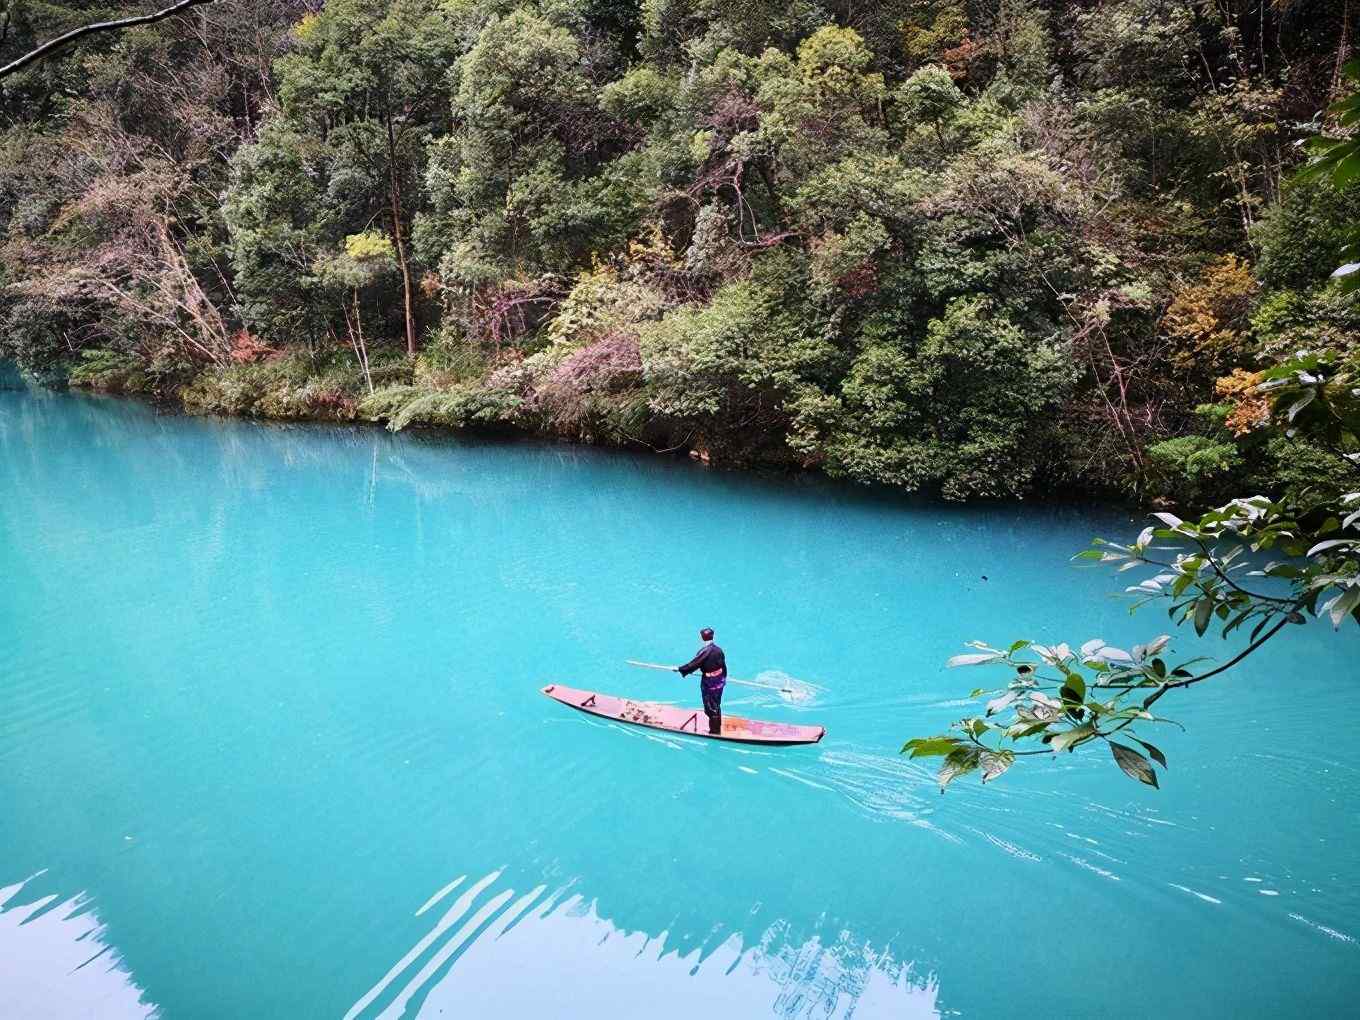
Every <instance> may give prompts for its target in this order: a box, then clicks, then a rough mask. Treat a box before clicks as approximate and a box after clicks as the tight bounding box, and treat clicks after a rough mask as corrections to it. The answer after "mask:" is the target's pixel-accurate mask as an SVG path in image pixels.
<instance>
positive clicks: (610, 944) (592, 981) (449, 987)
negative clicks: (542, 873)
mask: <svg viewBox="0 0 1360 1020" xmlns="http://www.w3.org/2000/svg"><path fill="white" fill-rule="evenodd" d="M500 877H501V873H500V872H492V873H491V874H489V875H486V876H484V877H483V878H481V879H480V880H479V881H477V882H475V883H473V884H472V885H471V886H468V887H467V890H466V892H464V893H463V895H462V896H460V897H458V899H457V900H455V901H454V902H453V904H452V905H451V906H450V907H449V908H448V910H447V912H445V913H444V914H443V915H442V916H440V917H439V919H438V920H437V921H435V922H434V923H433V924H432V925H431V926H430V929H429V931H428V932H426V933H425V934H424V935H422V936H421V938H420V940H419V941H417V942H416V944H415V945H413V946H412V947H411V949H410V951H408V952H407V953H406V954H405V955H404V956H403V957H402V958H401V959H400V960H399V961H397V963H396V964H395V965H394V966H393V967H392V968H391V969H390V970H388V971H387V973H386V974H384V975H383V977H382V978H381V980H379V981H378V982H377V983H376V984H375V985H374V986H373V987H372V988H370V989H369V990H368V991H367V992H366V993H365V994H364V995H363V997H362V998H360V999H359V1000H358V1001H357V1002H356V1003H355V1004H354V1005H353V1006H352V1007H351V1008H350V1009H349V1011H348V1012H347V1013H346V1014H345V1018H346V1020H358V1018H368V1017H376V1018H381V1020H395V1018H398V1017H402V1016H410V1015H416V1016H475V1017H492V1016H501V1017H530V1016H553V1017H563V1018H572V1017H591V1018H596V1017H612V1016H642V1015H645V1016H648V1017H652V1018H657V1020H665V1018H668V1017H675V1018H681V1017H683V1018H686V1020H691V1018H693V1017H694V1016H695V1015H699V1016H733V1017H758V1016H775V1017H782V1018H785V1020H849V1018H851V1017H855V1016H860V1017H889V1016H891V1017H895V1018H898V1020H925V1018H932V1020H933V1018H937V1017H938V1016H939V1015H940V1013H939V1010H938V1009H937V1008H936V1003H935V1000H936V987H935V982H934V980H933V978H931V977H929V976H924V977H922V976H917V975H915V974H914V973H913V971H912V967H911V965H910V964H902V963H899V962H897V961H895V960H894V959H893V958H892V956H891V955H890V954H889V953H887V952H884V951H881V950H876V949H875V948H874V947H873V946H871V945H868V944H864V943H862V942H858V941H856V939H855V938H854V936H852V935H851V934H850V933H849V932H845V931H843V932H841V933H840V935H839V937H838V938H837V939H836V941H835V942H833V943H831V944H823V943H822V941H821V940H820V939H819V938H816V937H814V938H812V939H809V940H807V941H806V942H803V943H801V944H794V943H791V942H789V941H788V940H787V938H786V930H785V929H786V925H784V924H783V923H782V922H781V923H777V924H774V925H771V926H770V927H768V928H767V929H765V930H764V931H763V932H762V933H761V934H760V935H759V937H758V939H756V940H755V941H754V942H753V943H752V944H750V945H744V944H743V940H742V937H741V936H740V935H739V934H732V935H730V936H728V937H727V938H726V939H724V940H723V941H721V942H720V943H718V944H717V945H716V946H715V947H712V948H709V949H707V950H704V949H701V948H699V947H692V948H689V949H688V950H686V949H684V948H683V947H682V948H676V947H674V946H672V945H671V944H670V943H671V939H670V934H669V932H667V931H661V932H659V933H655V934H649V933H647V932H641V931H627V930H625V929H622V928H619V927H617V926H616V925H615V924H614V923H613V922H612V921H611V920H609V919H608V918H605V917H601V916H600V914H599V912H598V904H597V903H596V902H595V901H594V900H589V899H587V897H586V896H585V894H583V893H581V892H572V891H570V887H568V888H565V889H559V890H557V891H554V892H549V891H547V889H546V887H544V886H538V887H537V888H534V889H531V890H529V891H528V892H526V893H524V894H523V895H517V894H516V892H515V891H514V890H513V889H508V888H498V886H497V884H496V883H497V880H498V879H499V878H500ZM463 884H464V879H463V878H459V879H455V880H454V882H452V883H450V884H449V885H448V886H446V887H445V888H444V889H442V890H440V892H439V893H436V894H435V897H434V898H433V900H432V901H431V902H427V903H426V904H425V906H423V907H421V909H420V910H419V911H417V914H420V913H423V912H424V911H426V910H427V909H429V907H430V906H431V905H432V903H433V902H436V901H438V900H439V899H442V898H443V897H444V896H445V895H447V894H448V893H450V892H452V891H453V889H455V888H457V887H459V886H462V885H463ZM507 974H513V975H514V979H513V980H506V975H507Z"/></svg>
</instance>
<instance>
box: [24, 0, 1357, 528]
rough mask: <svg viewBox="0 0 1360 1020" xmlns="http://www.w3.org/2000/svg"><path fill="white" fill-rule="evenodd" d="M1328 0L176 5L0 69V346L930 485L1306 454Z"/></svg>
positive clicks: (1177, 486) (1327, 95) (1141, 493)
mask: <svg viewBox="0 0 1360 1020" xmlns="http://www.w3.org/2000/svg"><path fill="white" fill-rule="evenodd" d="M1356 6H1360V5H1356ZM1351 7H1352V5H1351V4H1350V3H1349V2H1347V0H884V2H881V3H841V2H834V0H775V2H769V0H750V2H748V3H745V4H741V5H736V6H733V5H731V4H726V3H718V2H715V0H632V2H630V0H537V2H526V0H329V2H326V3H324V5H323V4H322V3H321V2H320V0H301V2H299V0H216V2H209V3H204V4H202V5H201V6H197V7H195V8H194V9H192V10H190V11H188V12H186V13H184V14H181V15H179V16H176V17H173V18H168V19H166V20H163V21H160V22H158V23H156V24H154V25H149V26H146V27H140V28H136V29H132V30H129V31H124V32H119V33H108V34H103V35H96V36H91V37H88V38H85V39H82V40H80V41H79V42H77V43H75V44H73V45H71V46H68V47H66V48H64V49H62V50H61V51H60V52H59V53H58V54H56V55H54V56H51V57H49V58H48V59H45V60H42V61H35V62H33V63H30V64H28V65H26V66H25V67H23V68H22V69H21V70H19V71H17V72H15V73H13V74H10V75H8V76H7V77H5V78H4V79H3V80H2V81H0V85H2V86H3V90H4V91H3V117H4V122H3V125H0V127H3V141H2V142H0V226H2V228H3V237H2V238H0V243H2V245H3V247H0V288H2V290H0V317H2V318H3V324H2V325H0V357H10V358H12V359H14V360H15V361H16V362H17V363H18V364H19V365H20V366H21V367H22V368H23V369H24V370H25V371H26V372H27V373H29V374H30V375H32V376H35V377H37V378H39V379H42V380H45V381H48V382H51V383H56V384H61V383H69V384H71V385H79V386H89V387H94V388H97V389H104V390H109V391H115V392H143V393H148V394H153V395H156V396H158V397H162V398H166V399H174V400H178V401H179V402H181V403H182V404H183V405H184V406H186V407H187V408H189V409H190V410H194V411H199V412H210V413H230V414H248V415H258V416H264V417H277V418H322V419H341V420H352V419H358V420H371V421H381V422H386V423H387V424H388V427H390V428H393V429H400V428H404V427H407V426H422V425H436V426H454V427H474V428H485V429H502V428H507V429H520V430H526V431H532V432H538V433H543V434H551V435H560V436H564V437H568V438H572V439H578V440H583V441H588V442H600V443H613V444H621V445H632V446H636V447H638V448H652V449H657V450H674V451H681V452H683V451H688V452H689V453H691V455H693V456H696V457H699V458H700V459H703V460H706V461H712V462H714V463H725V464H751V463H767V464H780V465H789V466H794V467H804V468H815V469H819V470H823V471H825V472H827V473H828V474H831V475H834V476H838V477H846V478H851V479H854V480H857V481H862V482H867V483H883V484H887V485H890V486H895V487H900V488H904V489H909V490H922V491H926V492H930V493H935V494H940V495H942V496H944V497H945V498H948V499H969V498H979V497H1016V496H1024V495H1029V494H1037V495H1070V494H1075V493H1092V492H1100V493H1106V494H1119V495H1122V496H1125V497H1131V498H1137V499H1140V500H1154V499H1164V500H1171V501H1175V502H1178V503H1182V504H1195V503H1203V502H1206V501H1209V500H1213V499H1216V498H1220V497H1222V496H1224V495H1227V494H1237V493H1240V492H1243V491H1266V492H1280V491H1287V490H1289V489H1291V488H1293V487H1296V486H1298V485H1300V484H1302V483H1303V482H1305V481H1308V482H1310V483H1312V484H1317V483H1318V482H1319V481H1321V482H1322V483H1323V484H1326V481H1327V479H1332V478H1339V477H1340V471H1339V467H1338V465H1339V460H1338V458H1337V456H1336V454H1335V453H1332V452H1329V451H1328V450H1326V449H1324V448H1323V447H1322V446H1318V445H1315V444H1314V443H1313V442H1312V441H1310V440H1308V439H1305V438H1303V437H1301V436H1290V435H1288V434H1286V433H1284V432H1282V431H1280V430H1270V429H1262V428H1260V427H1259V426H1261V425H1262V424H1263V423H1264V422H1265V419H1266V417H1267V414H1266V406H1265V401H1264V399H1263V398H1262V397H1261V396H1260V395H1259V394H1258V393H1257V392H1256V391H1255V389H1254V385H1255V383H1256V382H1257V380H1258V379H1259V378H1260V377H1261V373H1263V372H1266V371H1268V370H1269V369H1270V368H1271V367H1272V366H1273V365H1275V364H1277V363H1279V362H1281V361H1284V360H1287V359H1289V358H1291V357H1293V356H1294V355H1295V354H1296V352H1298V351H1299V350H1311V351H1317V350H1327V351H1328V352H1330V353H1329V356H1330V357H1332V358H1334V359H1339V360H1341V361H1351V362H1354V361H1355V360H1356V359H1357V358H1360V314H1357V311H1356V309H1355V306H1354V304H1353V303H1352V300H1351V298H1349V297H1348V296H1347V295H1346V294H1344V293H1342V289H1341V288H1340V287H1339V286H1338V285H1337V284H1336V283H1334V282H1332V281H1331V280H1330V279H1329V277H1330V275H1331V273H1332V271H1333V270H1334V269H1335V268H1336V267H1337V266H1338V265H1339V264H1340V263H1342V262H1344V261H1346V257H1347V247H1348V244H1349V242H1350V241H1351V240H1352V235H1353V230H1354V227H1355V226H1356V223H1357V214H1360V192H1356V191H1354V189H1346V188H1342V189H1339V190H1338V189H1337V188H1334V187H1332V186H1330V185H1329V184H1327V183H1319V182H1309V181H1305V180H1301V179H1298V178H1297V176H1296V175H1295V173H1294V171H1295V169H1296V168H1297V167H1298V166H1299V165H1300V163H1301V162H1302V161H1303V158H1304V154H1303V150H1302V148H1301V146H1300V142H1301V141H1302V140H1305V139H1307V138H1309V137H1311V136H1315V135H1318V134H1320V133H1323V132H1328V131H1330V132H1332V133H1335V132H1336V131H1337V130H1343V131H1344V130H1345V128H1344V125H1343V126H1340V127H1339V126H1338V125H1337V124H1336V123H1332V122H1330V121H1329V118H1328V117H1327V115H1326V114H1325V113H1322V112H1320V111H1325V110H1326V108H1327V107H1328V106H1329V104H1331V103H1333V102H1335V101H1336V100H1337V99H1339V98H1341V97H1342V96H1343V95H1345V94H1346V93H1348V92H1349V91H1350V90H1351V89H1352V88H1353V83H1352V82H1351V81H1350V80H1349V79H1348V78H1347V77H1346V75H1345V74H1343V67H1344V65H1345V63H1346V61H1347V60H1348V59H1350V57H1351V56H1352V52H1351V51H1352V40H1353V38H1354V32H1355V31H1356V28H1357V24H1356V20H1357V19H1356V16H1355V14H1354V13H1353V12H1352V10H1351ZM111 13H113V12H111V11H110V10H109V9H108V8H103V7H101V6H99V5H97V4H84V3H66V2H62V3H41V2H36V0H7V5H6V6H5V10H4V14H3V15H2V17H3V37H2V46H0V57H3V59H4V60H6V61H8V60H11V59H13V58H14V57H15V56H16V55H18V54H20V53H22V52H24V51H26V50H29V49H31V48H32V47H33V46H34V45H36V44H37V43H39V42H41V41H43V40H46V39H50V38H52V37H53V36H56V35H58V34H60V33H61V32H64V31H67V30H69V29H71V28H74V27H77V26H79V25H82V24H86V23H89V22H91V21H95V20H99V19H100V18H101V17H106V16H109V15H110V14H111ZM122 13H124V14H125V13H127V12H126V11H123V12H122Z"/></svg>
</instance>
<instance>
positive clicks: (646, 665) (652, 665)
mask: <svg viewBox="0 0 1360 1020" xmlns="http://www.w3.org/2000/svg"><path fill="white" fill-rule="evenodd" d="M623 661H624V662H626V663H628V665H630V666H639V667H641V668H642V669H664V670H665V671H666V672H667V673H674V672H676V669H675V667H674V666H663V665H661V663H659V662H638V661H637V660H636V659H624V660H623ZM727 682H728V683H729V684H741V686H743V687H759V688H761V689H762V690H766V691H778V692H779V693H780V694H792V693H793V688H792V687H776V686H775V685H774V684H762V683H757V682H756V681H754V680H733V679H732V678H731V677H730V676H729V677H728V678H727Z"/></svg>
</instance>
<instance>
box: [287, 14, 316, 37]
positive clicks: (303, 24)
mask: <svg viewBox="0 0 1360 1020" xmlns="http://www.w3.org/2000/svg"><path fill="white" fill-rule="evenodd" d="M320 21H321V15H319V14H315V13H312V12H308V13H307V14H304V15H303V16H302V20H301V21H299V22H298V23H297V24H296V25H294V26H293V38H295V39H296V40H297V41H298V42H303V43H305V42H306V41H307V40H308V39H310V38H311V37H312V35H313V34H314V33H315V32H316V26H317V24H318V23H320Z"/></svg>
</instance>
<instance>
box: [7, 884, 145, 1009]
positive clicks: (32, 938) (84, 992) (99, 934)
mask: <svg viewBox="0 0 1360 1020" xmlns="http://www.w3.org/2000/svg"><path fill="white" fill-rule="evenodd" d="M26 884H27V883H25V882H19V883H17V884H15V885H11V886H7V887H5V888H0V1015H3V1016H6V1017H14V1018H21V1017H22V1018H23V1020H41V1018H43V1017H53V1018H58V1017H61V1018H65V1017H99V1018H101V1020H148V1018H151V1017H154V1016H156V1015H157V1012H156V1007H155V1006H153V1005H151V1004H150V1003H148V1002H146V1001H145V995H144V993H143V992H142V990H141V989H140V988H138V987H137V983H136V981H134V980H133V977H132V975H131V974H129V973H128V971H127V969H126V968H125V967H124V965H123V961H122V958H121V957H120V956H119V955H118V950H117V949H116V948H114V947H113V946H112V945H111V944H109V943H108V942H106V941H105V940H104V939H105V934H106V933H105V928H104V925H103V923H102V922H101V921H100V920H99V917H98V916H97V915H96V914H95V912H94V911H93V910H91V909H90V908H89V904H88V902H87V901H86V897H85V896H84V895H83V894H81V895H78V896H72V897H70V898H68V899H66V900H64V901H63V900H61V898H60V897H58V896H54V895H47V896H42V897H40V898H38V899H36V900H34V899H30V898H27V897H25V896H24V886H25V885H26Z"/></svg>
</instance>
